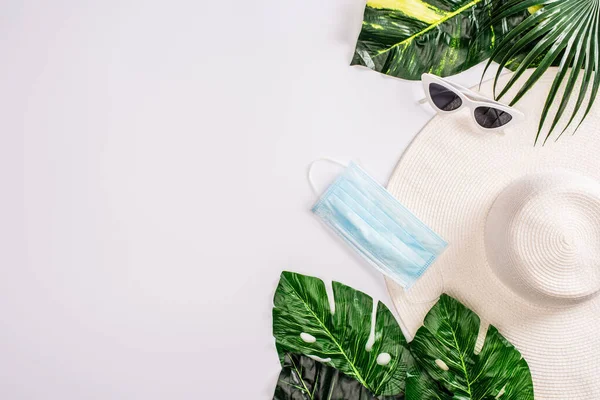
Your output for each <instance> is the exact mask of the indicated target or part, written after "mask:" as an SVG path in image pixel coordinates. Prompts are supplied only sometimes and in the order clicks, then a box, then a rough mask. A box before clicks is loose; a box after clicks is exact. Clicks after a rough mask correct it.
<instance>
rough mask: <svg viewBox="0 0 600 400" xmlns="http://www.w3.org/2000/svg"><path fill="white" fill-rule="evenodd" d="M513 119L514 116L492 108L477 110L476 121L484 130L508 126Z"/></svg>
mask: <svg viewBox="0 0 600 400" xmlns="http://www.w3.org/2000/svg"><path fill="white" fill-rule="evenodd" d="M511 119H512V115H510V114H509V113H507V112H504V111H500V110H498V109H495V108H492V107H477V108H476V109H475V121H477V123H478V124H479V125H481V126H483V127H484V128H487V129H494V128H500V127H501V126H503V125H506V124H508V123H509V122H510V120H511Z"/></svg>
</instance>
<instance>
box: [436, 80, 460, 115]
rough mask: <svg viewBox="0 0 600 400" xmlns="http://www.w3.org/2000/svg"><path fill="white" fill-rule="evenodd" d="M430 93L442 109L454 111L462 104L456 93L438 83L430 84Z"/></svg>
mask: <svg viewBox="0 0 600 400" xmlns="http://www.w3.org/2000/svg"><path fill="white" fill-rule="evenodd" d="M429 94H430V95H431V100H433V104H435V106H436V107H437V108H439V109H440V110H442V111H454V110H456V109H457V108H459V107H460V106H462V100H461V98H460V97H458V95H457V94H456V93H454V92H453V91H452V90H450V89H446V88H445V87H443V86H442V85H438V84H437V83H430V84H429Z"/></svg>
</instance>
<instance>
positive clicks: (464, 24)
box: [352, 0, 529, 80]
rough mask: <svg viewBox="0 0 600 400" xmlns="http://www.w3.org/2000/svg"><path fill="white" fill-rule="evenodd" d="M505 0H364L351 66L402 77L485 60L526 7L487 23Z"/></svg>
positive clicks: (447, 72) (457, 68)
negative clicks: (362, 16)
mask: <svg viewBox="0 0 600 400" xmlns="http://www.w3.org/2000/svg"><path fill="white" fill-rule="evenodd" d="M506 1H507V0H368V2H367V6H366V8H365V13H364V21H363V25H362V30H361V32H360V36H359V38H358V42H357V44H356V50H355V52H354V57H353V59H352V65H357V64H358V65H364V66H366V67H368V68H371V69H373V70H376V71H379V72H383V73H385V74H388V75H392V76H396V77H399V78H403V79H410V80H418V79H421V74H422V73H424V72H430V73H433V74H436V75H440V76H448V75H453V74H456V73H459V72H461V71H464V70H466V69H468V68H470V67H472V66H473V65H475V64H478V63H479V62H481V61H483V60H486V59H487V58H488V57H489V56H490V54H491V53H492V50H493V48H494V45H495V44H496V43H497V42H499V41H500V40H502V39H503V38H504V37H505V36H506V35H507V33H508V32H509V31H510V30H511V29H512V28H514V27H515V26H517V25H518V24H519V23H520V22H521V21H522V20H523V19H524V18H525V17H526V16H527V15H529V13H528V11H527V9H526V8H525V9H522V10H520V12H515V13H512V14H510V15H508V16H506V18H502V19H498V20H494V23H493V24H492V23H490V21H491V17H492V15H493V14H494V10H495V9H496V8H498V7H501V6H502V5H503V4H504V3H505V2H506Z"/></svg>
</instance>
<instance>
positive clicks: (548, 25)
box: [488, 0, 600, 142]
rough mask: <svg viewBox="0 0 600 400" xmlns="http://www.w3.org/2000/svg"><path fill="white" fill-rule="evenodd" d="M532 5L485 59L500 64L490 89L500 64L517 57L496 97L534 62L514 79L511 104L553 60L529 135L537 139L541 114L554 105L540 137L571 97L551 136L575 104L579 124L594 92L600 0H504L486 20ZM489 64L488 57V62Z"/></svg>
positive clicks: (598, 79) (599, 58) (599, 82)
mask: <svg viewBox="0 0 600 400" xmlns="http://www.w3.org/2000/svg"><path fill="white" fill-rule="evenodd" d="M533 5H537V8H536V9H537V11H536V12H535V13H534V14H533V15H531V16H530V17H528V18H527V19H525V21H523V23H521V24H519V25H518V26H517V27H516V28H515V29H514V30H512V31H511V32H510V33H509V34H508V35H506V37H505V38H504V40H503V41H502V42H500V43H499V44H498V46H496V48H495V49H494V51H493V53H492V55H491V59H493V60H497V61H498V62H499V64H500V66H499V68H498V72H497V74H496V78H495V81H494V90H496V83H497V81H498V77H499V74H500V71H501V69H502V67H504V66H506V65H507V63H508V62H510V60H513V59H514V58H516V57H518V58H519V61H518V62H517V63H514V62H513V64H514V66H515V73H514V74H513V75H512V76H511V78H510V80H509V81H508V83H507V84H506V85H505V86H504V88H502V90H501V91H500V93H499V94H498V95H497V98H502V97H503V96H504V95H506V93H507V92H508V91H509V90H510V89H511V88H512V87H513V86H515V85H517V81H518V80H519V78H520V77H521V76H522V75H523V73H524V72H525V70H526V69H527V68H531V67H535V70H534V72H533V73H532V74H531V75H530V76H529V77H528V78H527V80H526V81H525V82H524V83H522V84H520V88H519V90H518V91H517V93H516V95H515V96H514V97H513V98H512V100H511V102H510V104H511V105H513V104H515V103H517V102H518V101H519V100H520V99H521V98H522V97H523V96H524V95H525V93H527V92H528V91H529V90H530V89H531V88H532V87H533V85H534V84H535V83H536V82H537V81H538V80H539V79H540V77H541V76H542V75H543V74H544V72H546V71H547V70H548V68H549V67H550V66H551V65H558V71H557V74H556V77H555V78H554V82H553V84H552V87H551V89H550V93H549V94H548V97H547V98H546V101H545V104H544V109H543V111H542V115H541V118H540V123H539V126H538V132H537V135H536V139H535V140H536V142H537V141H538V139H539V138H540V134H541V132H542V130H543V128H544V125H545V123H546V118H547V117H548V116H549V113H550V110H551V109H552V108H553V106H554V105H556V107H555V112H554V117H552V122H551V124H550V127H549V128H548V129H547V131H546V136H545V138H544V142H546V140H547V139H548V138H549V137H550V136H551V135H552V132H553V131H554V130H555V128H556V127H557V126H558V124H559V121H560V120H561V117H562V116H563V115H564V114H565V111H566V110H567V106H568V105H569V100H570V99H571V98H572V97H573V98H574V99H576V100H575V101H574V106H573V109H572V110H571V111H570V112H569V113H570V116H569V117H568V118H569V119H568V120H567V122H566V124H564V127H563V129H562V131H561V133H560V134H559V135H558V136H557V139H558V137H560V136H561V135H562V134H563V133H564V132H565V130H566V128H567V127H569V126H570V125H571V123H572V122H573V121H574V120H575V118H576V116H577V114H578V112H579V111H580V110H581V111H583V113H582V115H581V118H580V119H579V124H581V122H582V121H583V119H585V117H586V116H587V114H588V113H589V111H590V109H591V107H592V104H593V103H594V100H595V99H596V95H597V94H598V89H599V88H600V74H598V73H594V71H598V68H599V67H600V49H599V46H598V45H599V41H600V36H599V35H600V33H599V32H600V31H599V23H600V21H599V20H600V0H510V1H508V2H506V3H505V4H503V5H502V6H501V7H499V8H498V9H497V11H496V13H495V15H494V18H493V19H492V22H491V23H497V22H498V21H501V20H503V19H505V18H507V17H510V16H512V15H520V14H522V12H523V10H525V9H526V8H527V7H531V6H533ZM519 55H520V56H519ZM489 65H490V63H489V62H488V67H489ZM579 78H580V79H579ZM578 79H579V80H578ZM561 90H562V91H563V92H562V93H561ZM588 92H589V93H588ZM559 93H561V94H559ZM555 100H556V102H555ZM578 126H579V125H577V127H578Z"/></svg>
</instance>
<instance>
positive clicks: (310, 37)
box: [0, 0, 478, 400]
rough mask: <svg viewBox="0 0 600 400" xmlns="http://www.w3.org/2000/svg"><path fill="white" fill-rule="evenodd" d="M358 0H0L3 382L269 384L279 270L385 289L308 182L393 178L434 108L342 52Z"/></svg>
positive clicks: (252, 395)
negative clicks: (331, 228) (317, 207)
mask: <svg viewBox="0 0 600 400" xmlns="http://www.w3.org/2000/svg"><path fill="white" fill-rule="evenodd" d="M363 7H364V3H363V1H362V0H330V1H317V0H305V1H295V2H289V1H274V0H253V1H212V2H206V1H202V0H201V1H173V2H158V1H131V0H122V1H103V2H97V1H95V2H92V1H54V2H34V1H16V0H8V1H6V0H5V1H3V2H2V12H0V54H2V62H1V63H0V134H1V135H0V180H1V184H2V185H1V189H0V190H1V192H0V194H1V196H0V204H1V205H2V207H1V208H0V268H1V278H0V316H1V321H2V325H1V327H0V354H1V357H0V397H2V398H3V399H10V400H19V399H61V400H65V399H145V400H150V399H198V398H223V399H230V398H237V399H242V398H243V399H267V398H270V397H271V396H272V394H273V389H274V385H275V382H276V378H277V375H278V373H279V369H280V367H279V364H278V360H277V355H276V351H275V347H274V341H273V338H272V335H271V307H272V296H273V292H274V289H275V287H276V284H277V281H278V278H279V273H280V271H281V270H283V269H288V270H292V271H298V272H302V273H307V274H311V275H316V276H319V277H321V278H323V279H325V280H331V279H332V278H333V279H336V280H339V281H341V282H344V283H345V284H348V285H350V286H353V287H355V288H358V289H361V290H363V291H365V292H367V293H369V294H371V295H372V296H374V297H375V298H378V299H382V300H384V301H385V302H387V293H386V291H385V287H384V282H383V278H382V277H381V276H380V275H379V274H378V273H376V272H375V271H374V270H372V269H370V267H368V266H366V265H365V264H363V263H361V262H360V260H359V259H358V258H357V257H355V256H354V255H353V254H352V253H350V252H349V251H348V250H347V249H346V248H345V247H344V246H343V245H342V244H341V242H340V241H338V240H337V239H336V238H335V237H334V236H333V235H332V234H330V233H329V232H328V231H326V230H325V228H324V227H323V226H321V225H320V223H319V222H318V220H317V219H316V218H315V217H313V216H312V215H311V214H310V212H309V208H310V206H311V205H312V203H313V201H314V198H313V195H312V193H311V192H310V190H309V187H308V184H307V181H306V167H307V165H308V163H309V162H310V161H312V160H313V159H315V158H318V157H322V156H330V157H334V158H337V159H340V160H344V161H347V160H350V159H358V160H360V162H361V164H362V165H363V166H364V167H365V168H366V169H367V170H368V171H369V172H370V173H371V174H372V175H373V176H374V177H375V178H376V179H378V180H379V181H380V182H381V183H385V182H386V180H387V177H388V176H389V174H390V173H391V171H392V170H393V167H394V165H395V164H396V162H397V160H398V159H399V157H400V155H401V154H402V152H403V150H404V148H405V147H406V145H407V144H408V143H409V142H410V140H411V139H412V138H413V136H414V135H415V134H416V133H417V132H418V130H419V129H420V128H421V127H422V126H423V125H424V124H425V122H426V121H427V120H428V119H429V118H430V117H431V115H432V112H431V110H429V109H428V107H427V106H426V105H425V106H420V105H418V104H416V100H417V99H418V98H419V97H421V96H422V92H421V89H420V85H419V83H409V82H402V81H400V80H398V79H393V78H389V77H385V76H382V75H380V74H377V73H375V72H371V71H368V70H365V69H361V68H356V67H349V66H348V64H349V62H350V59H351V56H352V52H353V49H354V43H355V40H356V37H357V36H358V32H359V30H360V25H361V20H362V12H363ZM477 76H478V72H476V71H470V72H469V73H467V74H466V75H465V76H463V77H461V78H462V79H459V80H458V81H459V82H461V83H464V84H472V83H475V82H476V80H477ZM441 134H442V133H441ZM332 172H333V170H331V169H328V168H326V167H324V168H322V169H321V171H320V172H318V173H317V174H316V175H317V177H320V179H321V180H322V181H323V185H325V183H326V182H327V179H328V178H329V177H331V176H332V175H331V174H332ZM388 304H389V302H388Z"/></svg>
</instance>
